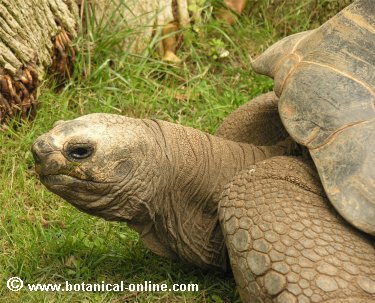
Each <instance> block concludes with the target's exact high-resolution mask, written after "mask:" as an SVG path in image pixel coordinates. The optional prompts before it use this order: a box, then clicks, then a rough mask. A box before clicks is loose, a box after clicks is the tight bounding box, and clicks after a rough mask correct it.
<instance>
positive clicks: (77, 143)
mask: <svg viewBox="0 0 375 303" xmlns="http://www.w3.org/2000/svg"><path fill="white" fill-rule="evenodd" d="M77 148H84V149H86V150H89V149H91V150H92V153H91V154H90V155H89V156H88V157H87V158H85V159H81V160H77V159H76V160H75V159H72V156H71V155H70V154H71V153H72V152H73V151H77V153H79V150H78V149H77ZM286 150H287V148H286V145H282V144H281V145H278V146H267V147H256V146H254V145H249V144H242V143H236V142H232V141H228V140H225V139H222V138H218V137H215V136H211V135H209V134H206V133H203V132H200V131H198V130H195V129H192V128H189V127H183V126H180V125H176V124H172V123H168V122H164V121H158V120H147V119H144V120H141V119H132V118H127V117H124V116H118V115H108V114H91V115H87V116H83V117H80V118H78V119H75V120H72V121H67V122H62V123H58V124H57V125H56V126H55V128H53V129H52V130H51V131H50V132H48V133H47V134H45V135H43V136H41V137H39V138H38V139H37V140H36V142H35V143H34V144H33V154H34V157H35V161H36V171H37V172H38V174H39V175H40V179H41V181H42V183H43V184H44V185H45V186H46V187H47V188H48V189H49V190H51V191H52V192H54V193H56V194H57V195H59V196H61V197H62V198H64V199H65V200H67V201H68V202H70V203H72V204H73V205H74V206H76V207H77V208H79V209H80V210H82V211H85V212H87V213H90V214H93V215H96V216H100V217H103V218H105V219H107V220H117V221H125V222H128V224H129V225H130V226H131V227H133V228H134V229H135V230H137V231H138V232H139V233H140V235H141V237H142V239H143V241H144V243H145V245H146V246H147V247H149V248H150V249H151V250H153V251H154V252H156V253H157V254H159V255H162V256H167V257H175V256H176V255H177V256H179V257H181V258H183V259H185V260H187V261H189V262H191V263H193V264H197V265H198V266H201V267H220V268H226V266H227V264H226V260H227V259H226V249H225V246H224V239H223V236H222V232H221V229H220V226H219V224H218V220H217V206H218V203H219V197H220V195H221V192H222V190H223V188H224V186H225V184H227V183H228V182H229V180H230V179H231V178H232V177H233V176H234V175H236V174H237V173H238V172H239V171H241V170H242V169H245V168H248V167H250V166H251V165H253V164H255V163H256V162H258V161H261V160H264V159H266V158H269V157H272V156H276V155H283V154H285V153H286ZM81 153H83V151H82V150H81Z"/></svg>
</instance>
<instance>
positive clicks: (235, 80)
mask: <svg viewBox="0 0 375 303" xmlns="http://www.w3.org/2000/svg"><path fill="white" fill-rule="evenodd" d="M343 2H345V1H341V4H340V5H341V6H340V5H338V1H320V2H317V1H302V0H298V1H267V0H261V1H252V2H251V3H250V4H249V6H248V9H247V11H246V13H245V15H244V16H243V17H242V18H241V22H240V23H239V24H238V25H236V26H235V27H233V28H230V27H226V26H224V25H222V24H220V23H218V22H216V21H214V20H210V21H209V22H208V23H206V24H204V25H202V24H201V25H196V27H195V29H194V30H192V29H186V30H185V31H184V37H185V40H184V42H183V45H182V46H181V49H180V50H179V56H180V57H181V58H183V59H184V62H183V63H182V64H181V65H179V66H173V65H169V64H166V63H163V62H160V61H159V60H158V59H157V58H156V57H155V56H154V55H153V54H152V51H151V52H150V54H148V55H145V56H136V55H133V54H129V53H127V52H126V51H123V50H121V49H119V48H118V47H117V45H118V42H120V41H121V40H122V39H123V38H124V36H125V35H127V34H128V33H127V32H114V31H113V30H111V28H108V27H105V26H104V27H103V28H102V29H101V30H98V29H96V28H95V27H91V26H90V27H89V28H88V33H89V35H86V36H85V37H80V38H79V39H78V40H77V41H76V46H77V47H78V48H79V49H80V52H79V55H78V58H77V61H76V66H75V71H74V74H73V76H72V78H71V80H69V82H68V83H67V84H66V85H65V87H64V89H63V90H62V91H61V92H59V93H57V92H56V90H55V89H54V82H53V79H48V80H46V81H45V82H44V83H43V85H42V86H41V89H40V97H39V101H40V102H41V106H40V109H39V111H38V114H37V117H36V119H35V121H34V122H32V123H23V124H18V122H14V125H11V126H10V127H9V128H8V129H7V130H5V131H3V132H0V188H1V190H0V205H1V212H0V251H1V252H2V253H1V254H0V302H7V303H11V302H214V303H219V302H239V297H238V294H237V293H236V290H235V283H234V280H233V278H231V277H230V276H225V275H224V274H222V273H219V272H204V271H201V270H199V269H197V268H194V267H192V266H191V265H189V264H185V263H183V262H181V261H178V260H175V261H171V260H166V259H163V258H159V257H157V256H155V255H154V254H153V253H151V252H150V251H148V250H147V249H145V248H144V246H143V245H142V243H141V242H140V240H139V238H138V236H137V234H136V233H134V232H133V231H131V230H129V229H128V228H127V226H126V225H124V224H118V223H109V222H105V221H103V220H101V219H98V218H94V217H91V216H89V215H86V214H83V213H81V212H79V211H78V210H76V209H75V208H73V207H72V206H70V205H69V204H67V203H66V202H64V201H63V200H61V199H60V198H58V197H57V196H55V195H53V194H52V193H50V192H48V191H46V190H45V188H44V187H43V186H42V185H41V184H40V182H39V181H38V180H37V178H36V175H35V173H34V170H33V161H32V156H31V153H30V146H31V143H32V142H33V140H34V139H35V138H36V137H37V136H38V135H40V134H42V133H43V132H45V131H47V130H48V129H50V128H51V127H52V124H53V123H54V122H55V121H56V120H61V119H71V118H75V117H78V116H80V115H83V114H87V113H92V112H110V113H117V114H123V115H129V116H133V117H152V118H158V119H164V120H168V121H171V122H175V123H180V124H183V125H188V126H192V127H195V128H198V129H201V130H203V131H207V132H210V133H214V131H215V129H216V128H217V126H218V125H219V124H220V122H221V121H222V120H223V118H224V117H225V116H226V115H228V113H230V112H231V111H233V110H234V109H235V108H237V107H238V106H239V105H241V104H243V103H245V102H247V101H248V100H250V99H251V98H253V97H255V96H257V95H259V94H261V93H262V92H266V91H269V90H271V89H272V81H271V80H270V79H267V78H265V77H262V76H258V75H256V74H254V73H253V72H252V71H251V67H250V56H254V55H256V54H258V53H260V52H261V51H263V50H264V49H265V48H266V47H267V46H269V45H270V44H272V43H273V42H274V41H277V40H278V39H279V38H280V37H282V36H284V35H286V34H291V33H293V32H298V31H301V30H305V29H309V28H312V27H315V26H317V25H318V24H319V23H320V22H322V21H324V20H325V19H324V17H327V16H330V15H332V14H333V13H334V12H336V11H338V9H339V8H341V7H342V6H343V5H344V3H343ZM348 2H349V1H348ZM320 12H324V14H322V13H320ZM223 48H224V49H225V50H227V51H228V52H229V56H228V57H226V58H223V59H215V58H216V57H217V56H218V55H219V54H220V52H221V51H222V49H223ZM14 129H16V130H14ZM12 276H19V277H21V278H22V279H24V281H25V282H27V283H54V282H55V283H60V282H63V281H64V280H68V281H69V282H71V283H81V282H83V281H84V282H100V281H107V282H112V283H115V282H119V281H121V280H123V281H125V283H141V282H143V281H144V280H148V281H149V280H151V281H153V282H154V283H168V284H173V283H197V284H198V285H199V292H197V293H188V292H187V293H178V292H176V293H172V292H171V293H146V292H144V293H84V292H81V293H43V292H35V293H32V292H27V291H26V290H22V291H20V292H10V291H9V290H7V289H6V287H5V281H6V279H8V278H9V277H12Z"/></svg>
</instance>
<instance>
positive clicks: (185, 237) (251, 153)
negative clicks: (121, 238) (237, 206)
mask: <svg viewBox="0 0 375 303" xmlns="http://www.w3.org/2000/svg"><path fill="white" fill-rule="evenodd" d="M144 122H145V123H146V124H147V125H148V127H149V128H150V129H152V131H153V133H154V134H155V136H156V141H157V146H158V147H157V148H158V149H162V150H163V152H162V154H163V159H160V161H161V162H160V166H159V167H160V176H163V177H161V178H160V180H162V181H161V182H162V184H161V186H160V187H159V188H163V190H161V191H160V194H159V195H158V196H157V197H156V199H155V200H154V201H153V203H152V207H151V209H152V210H151V211H152V214H151V217H152V218H153V220H154V224H155V230H156V234H157V235H158V237H159V240H160V242H162V243H163V244H164V245H167V246H169V248H170V249H171V250H172V251H174V252H175V253H176V254H177V255H179V256H180V257H182V258H183V259H185V260H187V261H189V262H191V263H195V264H197V265H199V266H201V267H212V266H213V267H221V268H225V267H226V252H225V245H224V238H223V236H222V232H221V228H220V226H219V223H218V214H217V210H218V204H219V201H220V195H221V192H222V191H223V189H224V187H225V185H226V184H227V183H228V182H229V181H230V180H231V178H232V177H233V176H234V175H235V174H237V173H238V172H239V171H241V170H243V169H245V168H250V167H251V166H252V165H253V164H254V163H255V162H257V161H260V160H263V159H265V158H268V157H270V156H272V155H281V154H283V153H284V152H283V150H284V148H282V147H264V148H262V147H256V146H253V145H249V144H241V143H236V142H231V141H228V140H224V139H221V138H218V137H215V136H212V135H209V134H206V133H204V132H201V131H198V130H196V129H192V128H189V127H183V126H180V125H176V124H172V123H168V122H165V121H157V120H144ZM157 153H158V152H157Z"/></svg>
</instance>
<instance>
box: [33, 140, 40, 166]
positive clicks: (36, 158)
mask: <svg viewBox="0 0 375 303" xmlns="http://www.w3.org/2000/svg"><path fill="white" fill-rule="evenodd" d="M31 153H32V154H33V158H34V162H35V164H40V163H42V159H41V157H40V155H39V151H38V147H37V142H36V143H34V144H33V146H32V147H31Z"/></svg>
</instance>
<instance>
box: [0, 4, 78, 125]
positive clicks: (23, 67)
mask: <svg viewBox="0 0 375 303" xmlns="http://www.w3.org/2000/svg"><path fill="white" fill-rule="evenodd" d="M78 20H79V18H78V6H77V4H76V3H75V1H73V0H0V123H4V122H6V121H7V120H9V119H10V118H12V117H15V116H21V117H22V118H26V117H28V116H33V115H34V114H35V109H36V105H37V101H36V97H37V88H38V86H39V83H40V81H41V80H42V79H43V77H44V76H45V74H46V72H47V71H48V72H52V73H58V74H60V75H67V74H68V73H69V67H70V65H71V64H70V63H71V62H72V61H73V60H74V50H73V49H72V48H71V46H70V42H71V40H72V39H73V38H75V37H76V36H77V25H78Z"/></svg>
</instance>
